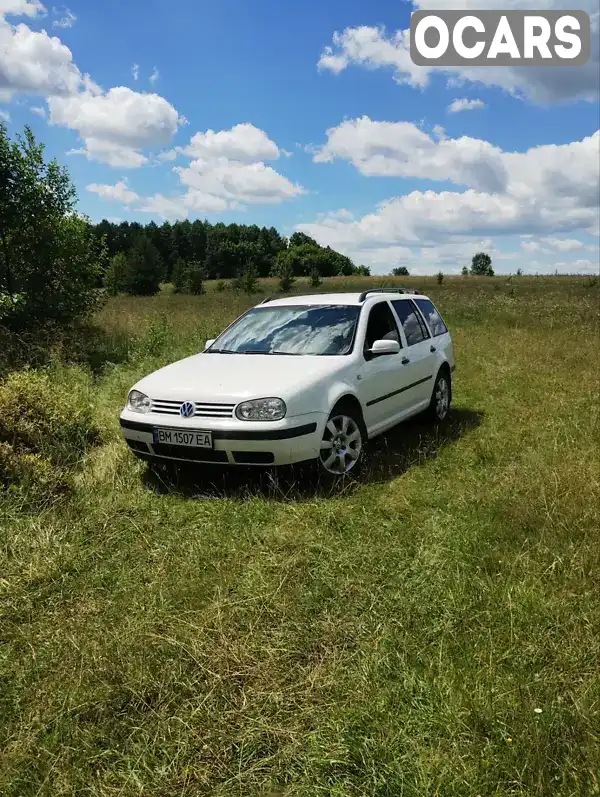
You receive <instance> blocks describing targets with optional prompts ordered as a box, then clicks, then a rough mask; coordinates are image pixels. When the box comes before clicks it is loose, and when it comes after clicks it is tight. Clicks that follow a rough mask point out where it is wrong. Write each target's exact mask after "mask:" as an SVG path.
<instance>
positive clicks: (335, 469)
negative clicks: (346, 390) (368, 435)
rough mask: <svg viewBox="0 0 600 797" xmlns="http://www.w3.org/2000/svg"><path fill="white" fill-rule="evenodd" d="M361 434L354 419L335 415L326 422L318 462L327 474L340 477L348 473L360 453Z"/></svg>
mask: <svg viewBox="0 0 600 797" xmlns="http://www.w3.org/2000/svg"><path fill="white" fill-rule="evenodd" d="M362 445H363V441H362V434H361V431H360V428H359V426H358V424H357V423H356V421H355V420H354V418H351V417H350V416H349V415H336V416H335V417H333V418H330V420H329V421H328V422H327V426H326V427H325V432H324V434H323V440H322V441H321V451H320V454H319V460H320V463H321V465H322V467H323V468H324V470H326V471H327V472H328V473H331V474H334V475H336V476H341V475H343V474H344V473H349V472H350V471H351V470H352V468H353V467H354V466H355V465H356V463H357V462H358V459H359V457H360V454H361V451H362Z"/></svg>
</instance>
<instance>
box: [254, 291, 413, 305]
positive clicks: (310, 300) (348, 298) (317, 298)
mask: <svg viewBox="0 0 600 797" xmlns="http://www.w3.org/2000/svg"><path fill="white" fill-rule="evenodd" d="M362 297H363V293H361V292H356V293H311V294H307V295H305V296H304V295H303V296H296V295H294V296H280V297H278V298H274V299H267V300H265V302H263V304H265V305H267V304H268V306H269V307H272V306H275V307H282V306H286V305H287V306H290V305H298V304H302V305H325V304H333V305H359V306H361V307H362V306H363V305H365V304H367V303H368V302H370V301H371V300H374V299H375V300H379V299H427V298H428V297H427V296H425V295H423V294H421V293H416V294H415V293H400V292H398V293H395V292H391V291H384V290H382V291H381V292H380V291H373V292H372V293H369V294H368V296H366V297H365V298H364V299H362ZM361 299H362V301H361ZM259 306H260V305H259Z"/></svg>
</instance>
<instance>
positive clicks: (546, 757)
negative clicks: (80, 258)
mask: <svg viewBox="0 0 600 797" xmlns="http://www.w3.org/2000/svg"><path fill="white" fill-rule="evenodd" d="M373 282H376V281H375V280H360V281H358V282H357V281H356V280H354V281H348V282H347V283H344V281H342V280H336V281H332V282H329V283H328V284H326V285H324V286H323V287H322V289H321V290H330V289H335V290H339V289H343V290H347V289H357V288H358V287H362V288H364V287H368V286H370V285H371V284H372V283H373ZM387 282H388V284H389V283H391V280H389V279H388V280H387ZM397 283H400V284H405V285H406V286H407V287H412V286H413V285H416V286H417V287H419V288H420V289H422V290H423V291H425V292H427V293H429V295H431V296H432V297H433V298H434V300H435V301H436V302H437V303H438V305H439V307H440V309H441V311H442V313H443V315H444V317H445V319H446V321H447V322H448V324H449V326H450V327H451V330H452V333H453V336H454V340H455V347H456V354H457V372H456V375H455V385H454V389H455V410H454V413H453V415H452V417H451V419H450V421H449V423H448V424H447V425H446V427H442V428H440V429H434V428H433V429H432V428H430V427H427V426H425V425H423V424H422V423H421V422H420V421H416V422H411V423H409V424H405V425H403V426H401V427H399V428H398V429H396V430H395V431H393V432H392V433H390V434H389V435H387V436H386V437H385V438H383V439H379V440H377V441H373V442H372V443H371V444H370V445H369V447H368V455H369V457H370V467H369V468H367V469H366V472H365V474H364V475H363V476H361V480H360V481H359V482H358V483H356V484H354V485H353V486H352V487H351V488H350V489H345V490H343V491H342V492H341V493H340V494H337V495H336V494H334V495H329V494H324V493H322V492H320V491H319V489H318V488H316V487H313V486H312V485H311V483H310V482H308V481H307V480H306V478H305V476H304V474H302V476H301V478H302V479H303V481H302V482H301V483H299V482H298V481H297V478H298V477H297V476H296V475H295V474H294V473H292V474H291V475H290V474H287V473H284V474H282V475H279V476H273V477H272V476H270V475H268V474H265V475H263V476H260V475H257V474H255V473H254V472H253V474H249V475H248V474H245V473H243V474H237V473H234V474H229V475H227V473H226V474H225V475H223V474H222V473H221V472H215V471H212V470H199V471H197V472H194V473H192V474H191V475H187V476H186V477H185V478H184V479H182V480H181V482H180V483H178V484H176V485H172V484H168V483H162V482H161V481H160V480H157V479H155V478H154V477H152V476H151V475H149V474H148V473H146V471H145V469H144V466H143V465H141V464H139V463H137V462H135V461H133V460H132V458H131V457H130V455H129V454H128V453H127V451H126V450H125V449H124V446H123V445H122V443H121V442H120V440H119V432H118V413H119V409H120V407H121V405H122V403H123V401H124V398H125V395H126V392H127V389H128V388H129V387H130V385H131V384H132V383H133V382H134V381H135V380H136V379H138V378H139V377H140V376H142V375H144V374H145V373H147V372H148V371H149V370H151V369H153V368H156V367H158V366H160V365H162V364H164V363H166V362H169V361H171V360H173V359H175V358H179V357H183V356H186V355H187V354H190V353H193V352H194V351H197V350H198V349H199V348H200V347H201V345H202V343H203V341H204V340H205V339H206V338H208V337H213V336H214V335H215V333H217V332H218V331H219V329H221V328H222V327H223V326H224V324H225V323H227V322H228V321H229V320H231V319H232V318H233V317H235V316H236V315H237V314H239V313H240V312H241V311H243V310H244V309H245V308H246V307H248V306H250V305H251V304H252V303H256V301H257V300H259V298H260V297H253V298H251V297H246V296H243V295H236V294H234V293H231V292H230V291H218V290H214V286H213V285H211V284H210V283H209V284H208V285H207V289H208V291H207V294H206V295H204V296H199V297H183V296H178V295H172V294H171V293H170V291H169V289H168V288H166V289H165V290H164V291H163V292H162V293H161V294H160V295H159V296H157V297H155V298H152V299H131V298H122V297H119V298H116V299H114V300H111V301H110V302H109V303H108V304H107V306H106V307H105V308H104V309H103V310H102V311H101V313H100V314H99V317H98V318H97V320H96V323H97V325H98V328H99V329H101V330H102V333H103V335H104V336H105V341H106V344H105V345H104V348H103V347H98V346H97V347H96V350H97V351H100V350H105V351H106V352H107V358H106V360H107V362H106V363H105V364H104V367H100V366H101V365H102V364H101V363H99V362H96V361H95V366H94V368H93V370H90V371H89V372H88V379H89V388H90V389H91V391H92V392H93V395H94V412H95V423H96V424H97V425H98V426H99V427H100V428H102V430H103V436H104V439H105V441H106V442H105V444H104V445H103V446H101V447H99V448H95V449H92V450H90V451H89V452H88V453H87V454H86V455H85V459H84V461H83V463H80V468H79V470H78V472H77V474H76V476H75V487H74V491H73V492H72V494H71V495H70V497H68V498H65V500H64V501H62V502H61V503H58V504H53V505H51V506H50V507H49V508H47V509H45V510H44V511H43V512H42V513H41V514H39V515H38V516H34V515H32V514H31V513H27V512H22V511H20V508H19V503H18V501H16V500H15V499H14V498H11V497H10V496H7V497H6V499H5V500H4V502H3V503H2V506H1V511H2V514H1V515H0V518H1V520H0V522H2V529H1V531H0V557H1V559H0V589H1V590H2V592H1V593H0V595H1V601H2V618H1V620H0V624H1V626H0V627H1V628H2V637H1V638H2V647H0V656H1V657H2V658H1V659H0V679H1V680H0V794H2V795H6V796H7V797H22V796H24V795H53V797H54V795H84V794H85V795H90V796H92V795H93V797H105V796H108V795H111V796H112V795H115V797H116V795H132V796H133V795H143V797H147V796H148V795H156V796H157V797H158V796H159V795H160V797H167V796H169V797H170V796H171V795H173V797H174V796H175V795H178V796H180V795H185V797H192V796H193V797H196V795H244V797H246V796H248V797H255V796H256V797H258V795H261V796H262V795H267V794H270V795H282V796H283V795H286V796H287V795H290V796H291V795H294V796H298V797H299V796H300V795H302V797H304V796H305V795H311V796H312V795H315V796H317V795H323V796H325V795H327V796H328V797H342V796H343V797H346V796H347V795H348V796H349V797H355V796H356V797H358V795H361V797H362V796H363V795H365V796H366V795H369V797H373V796H376V797H397V796H398V797H399V796H400V795H402V796H403V797H422V796H423V795H431V796H432V797H433V795H437V796H438V797H463V795H464V796H465V797H474V796H475V795H482V797H483V795H485V796H486V797H487V796H488V795H511V796H512V795H520V796H523V797H525V796H527V797H533V796H534V795H535V796H536V797H541V796H542V795H543V796H544V797H545V796H546V795H548V796H549V797H550V796H552V797H554V795H556V796H557V797H579V796H580V795H581V796H582V797H587V795H598V794H600V789H599V785H598V778H599V767H600V739H599V729H600V712H599V707H600V677H599V667H598V662H599V661H600V591H599V590H598V583H599V579H600V554H599V550H600V549H599V546H598V528H599V527H600V522H599V521H600V511H599V500H598V499H599V497H600V495H599V463H598V442H599V440H598V407H599V403H598V392H599V376H600V372H599V366H598V332H599V323H598V322H599V318H598V309H599V304H598V300H599V292H598V290H599V288H598V285H591V284H590V282H589V281H588V280H585V279H576V278H568V279H567V278H564V279H556V278H548V279H543V278H538V279H533V278H531V279H530V278H519V279H513V280H512V281H511V283H507V281H506V280H505V279H502V278H497V279H487V278H486V279H474V278H466V279H465V278H456V279H453V278H448V277H446V278H445V279H444V282H443V284H442V285H438V284H437V283H436V282H435V280H434V279H429V280H428V279H410V278H409V279H406V280H398V281H396V284H397ZM261 289H262V291H263V292H264V294H265V295H266V294H267V293H268V292H271V291H274V290H275V285H274V284H273V283H263V285H262V286H261ZM295 290H297V291H302V290H307V286H306V285H303V284H299V285H296V286H295ZM112 340H118V341H123V340H126V341H128V348H127V356H126V357H124V358H123V359H122V360H121V361H120V362H115V358H112V359H111V357H109V356H108V354H110V352H111V351H112V350H113V348H112V347H111V345H110V341H112ZM110 363H112V364H110ZM57 373H58V372H57ZM78 373H79V372H78ZM57 378H58V376H57Z"/></svg>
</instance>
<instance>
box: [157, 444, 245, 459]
mask: <svg viewBox="0 0 600 797" xmlns="http://www.w3.org/2000/svg"><path fill="white" fill-rule="evenodd" d="M152 448H153V449H154V453H155V454H156V456H157V457H174V458H175V459H188V460H192V461H193V462H229V459H228V458H227V452H226V451H214V450H213V449H210V448H193V447H192V446H171V445H168V444H167V443H154V445H153V446H152Z"/></svg>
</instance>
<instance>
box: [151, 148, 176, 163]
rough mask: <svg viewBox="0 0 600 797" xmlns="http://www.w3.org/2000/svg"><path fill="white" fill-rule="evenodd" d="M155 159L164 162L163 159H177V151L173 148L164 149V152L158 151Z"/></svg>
mask: <svg viewBox="0 0 600 797" xmlns="http://www.w3.org/2000/svg"><path fill="white" fill-rule="evenodd" d="M156 159H157V160H159V161H161V162H164V161H174V160H176V159H177V152H176V150H174V149H169V150H166V151H165V152H159V153H158V155H157V156H156Z"/></svg>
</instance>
